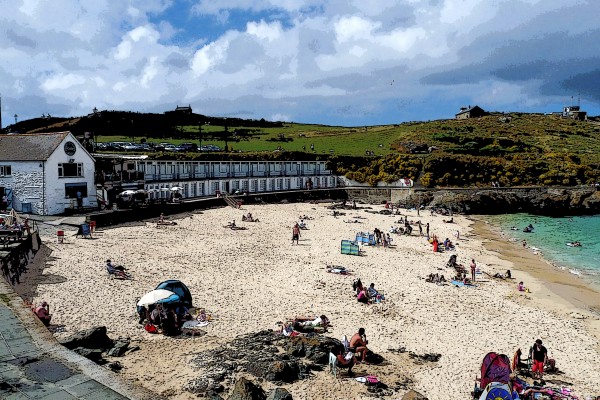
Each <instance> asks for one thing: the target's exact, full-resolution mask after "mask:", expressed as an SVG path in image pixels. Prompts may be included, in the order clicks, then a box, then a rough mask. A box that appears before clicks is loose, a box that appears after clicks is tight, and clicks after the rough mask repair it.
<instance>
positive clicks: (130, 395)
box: [0, 277, 159, 400]
mask: <svg viewBox="0 0 600 400" xmlns="http://www.w3.org/2000/svg"><path fill="white" fill-rule="evenodd" d="M155 398H159V396H157V395H155V394H153V393H150V392H148V391H146V390H144V389H142V388H137V387H133V386H131V385H129V384H126V383H124V382H121V381H120V379H119V377H118V375H117V374H115V373H113V372H111V371H109V370H106V369H105V368H103V367H100V366H98V365H96V364H94V363H93V362H91V361H90V360H88V359H86V358H83V357H81V356H80V355H78V354H76V353H73V352H71V351H70V350H68V349H66V348H65V347H63V346H61V345H60V344H58V342H57V341H56V340H55V339H54V337H53V336H52V334H51V333H50V332H49V331H48V330H47V329H46V327H45V326H43V324H42V323H41V322H40V321H39V320H37V319H36V318H34V317H33V313H32V312H31V310H30V309H29V308H28V307H26V306H25V305H24V304H23V302H22V300H21V298H20V297H18V296H17V295H16V294H15V293H14V292H13V291H12V289H11V287H10V286H9V285H8V284H6V282H5V281H4V279H3V278H2V277H0V399H4V400H21V399H42V400H67V399H88V400H92V399H98V400H113V399H155Z"/></svg>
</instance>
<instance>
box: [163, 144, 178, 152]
mask: <svg viewBox="0 0 600 400" xmlns="http://www.w3.org/2000/svg"><path fill="white" fill-rule="evenodd" d="M165 151H177V146H175V145H174V144H168V145H166V146H165Z"/></svg>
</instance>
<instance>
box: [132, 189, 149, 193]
mask: <svg viewBox="0 0 600 400" xmlns="http://www.w3.org/2000/svg"><path fill="white" fill-rule="evenodd" d="M135 192H136V193H142V194H146V193H147V192H146V191H145V190H144V189H138V190H136V191H135Z"/></svg>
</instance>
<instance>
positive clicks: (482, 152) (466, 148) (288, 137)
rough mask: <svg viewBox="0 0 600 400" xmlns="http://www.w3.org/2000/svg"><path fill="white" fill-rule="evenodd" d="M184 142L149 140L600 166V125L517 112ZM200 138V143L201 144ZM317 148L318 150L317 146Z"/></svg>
mask: <svg viewBox="0 0 600 400" xmlns="http://www.w3.org/2000/svg"><path fill="white" fill-rule="evenodd" d="M179 131H180V132H181V135H180V137H179V138H174V137H164V138H148V137H144V139H145V140H147V142H149V143H159V142H169V143H173V144H175V145H177V144H180V143H184V142H194V143H196V144H200V143H201V144H203V145H206V144H215V145H217V146H219V147H221V148H224V145H225V140H224V139H225V137H226V138H227V143H228V145H229V147H230V149H233V150H234V151H236V152H237V151H241V152H264V151H267V152H268V151H274V150H276V149H280V150H284V151H306V152H309V153H317V154H335V155H349V156H364V155H369V154H367V152H372V153H370V155H378V156H384V155H388V154H397V153H411V149H412V148H414V146H415V145H424V146H426V147H433V148H434V149H435V151H438V152H443V153H448V154H469V155H473V156H507V155H518V154H520V155H529V156H531V157H534V158H536V157H539V155H540V154H543V155H545V156H548V155H553V154H554V155H557V156H560V157H563V156H569V157H577V158H578V159H579V160H578V161H580V162H581V163H586V164H588V163H600V124H597V123H593V122H582V121H573V120H569V119H563V118H559V117H556V116H549V115H541V114H519V113H514V114H510V115H506V116H488V117H483V118H479V119H471V120H439V121H430V122H413V123H405V124H400V125H382V126H372V127H350V128H349V127H334V126H323V125H303V124H284V126H283V127H277V128H256V127H253V128H249V127H244V126H230V127H227V132H225V128H224V127H223V126H210V125H205V126H203V127H202V133H201V134H200V133H199V130H198V126H182V127H179ZM200 138H201V141H200ZM141 139H142V137H141V136H134V137H131V136H123V135H119V136H101V137H98V138H97V140H98V141H100V142H111V141H128V142H131V141H135V142H139V141H140V140H141ZM311 146H314V150H313V147H311Z"/></svg>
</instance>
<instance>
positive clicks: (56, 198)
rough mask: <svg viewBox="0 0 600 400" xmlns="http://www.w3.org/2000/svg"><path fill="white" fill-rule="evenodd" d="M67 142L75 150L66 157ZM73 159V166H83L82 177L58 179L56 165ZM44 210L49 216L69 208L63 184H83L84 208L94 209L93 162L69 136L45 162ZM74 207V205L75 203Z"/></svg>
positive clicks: (72, 137) (68, 200)
mask: <svg viewBox="0 0 600 400" xmlns="http://www.w3.org/2000/svg"><path fill="white" fill-rule="evenodd" d="M67 141H71V142H74V143H75V146H76V148H77V150H76V151H75V154H74V155H72V156H68V155H67V154H66V153H65V151H64V144H65V142H67ZM70 159H73V162H74V163H75V164H77V163H82V164H83V176H82V177H77V178H59V177H58V164H60V163H68V162H69V160H70ZM45 168H46V196H47V198H46V210H47V213H48V214H49V215H54V214H60V213H63V212H65V209H66V208H69V207H70V206H71V199H69V198H67V197H65V183H85V184H86V186H87V197H84V199H83V206H84V207H96V206H97V205H98V203H97V199H96V186H95V184H94V174H95V173H96V169H95V162H94V159H93V158H92V156H91V155H90V154H89V153H88V152H87V151H86V150H85V148H84V147H83V146H82V145H81V144H80V143H79V141H77V139H76V138H75V137H74V136H73V135H71V134H69V135H67V136H66V137H65V139H64V140H63V141H62V142H61V144H60V145H58V147H57V148H56V150H55V151H54V153H52V154H51V155H50V157H49V158H48V160H47V161H46V165H45ZM75 205H76V203H75Z"/></svg>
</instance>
